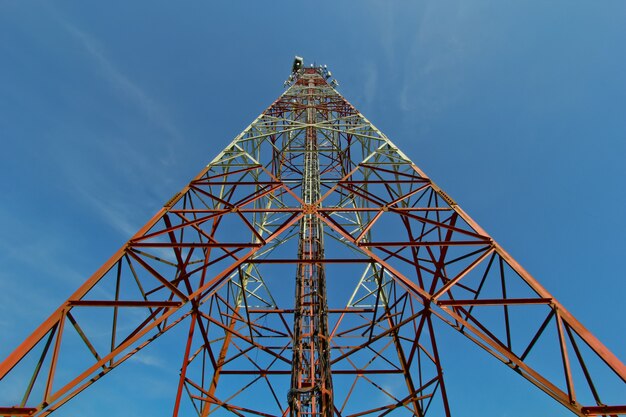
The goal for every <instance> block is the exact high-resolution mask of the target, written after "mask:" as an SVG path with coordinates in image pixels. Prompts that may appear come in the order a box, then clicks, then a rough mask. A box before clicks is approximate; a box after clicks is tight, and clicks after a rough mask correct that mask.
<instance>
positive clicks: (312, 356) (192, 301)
mask: <svg viewBox="0 0 626 417" xmlns="http://www.w3.org/2000/svg"><path fill="white" fill-rule="evenodd" d="M285 86H286V87H287V88H286V90H285V92H284V93H283V94H282V95H281V96H280V97H279V98H278V99H277V100H276V101H275V102H274V103H272V104H271V105H270V106H269V107H268V108H267V109H266V110H265V111H264V112H263V113H262V114H261V115H260V116H259V117H258V118H257V119H256V120H254V121H253V122H252V123H251V124H250V126H248V127H247V128H246V129H245V130H244V131H243V132H241V134H239V135H238V136H237V137H236V138H235V139H234V140H233V141H232V142H231V143H230V144H229V145H228V146H227V147H226V148H225V149H224V150H223V151H222V152H220V153H219V154H218V155H217V156H216V157H215V158H214V159H213V160H212V161H211V162H210V163H209V164H208V165H207V166H206V167H205V168H203V169H202V170H201V171H200V173H199V174H198V175H197V176H196V177H195V178H194V179H193V180H192V181H191V182H190V183H189V184H188V185H187V186H185V187H184V188H183V189H182V190H181V191H180V192H178V193H177V194H176V195H174V196H173V197H172V198H171V199H170V200H169V201H168V202H167V203H166V204H165V205H164V206H163V207H162V208H160V209H159V211H158V212H157V213H156V214H155V216H154V217H153V218H152V219H151V220H150V221H148V223H146V225H145V226H143V227H142V228H141V229H140V230H139V231H138V232H137V233H136V234H135V235H134V236H132V237H131V239H130V240H129V241H128V242H127V243H126V244H125V245H124V246H123V247H122V248H120V249H119V250H118V251H117V252H116V253H115V254H114V255H113V256H112V257H111V258H110V259H109V260H108V261H107V262H105V263H104V265H102V267H101V268H100V269H98V270H97V271H96V272H95V273H94V274H93V275H92V276H91V277H90V278H89V279H87V280H86V282H85V283H84V284H83V285H82V286H81V287H80V288H79V289H78V290H76V292H75V293H74V294H72V295H71V296H70V297H69V299H68V300H67V301H66V302H64V303H63V304H62V305H61V306H60V307H59V308H58V309H57V310H56V311H55V312H54V313H53V314H52V315H51V316H50V317H49V318H48V319H46V320H45V321H44V322H43V323H42V324H41V325H40V326H39V327H38V328H37V329H36V330H35V331H34V332H33V333H32V334H31V335H30V336H29V337H28V338H27V339H26V340H25V341H24V342H23V343H22V344H21V345H19V346H18V347H17V348H16V349H15V351H13V353H11V354H10V355H9V356H8V357H7V358H6V359H5V360H4V361H3V362H2V363H1V364H0V390H2V389H3V386H4V387H7V386H9V385H10V387H11V389H12V390H13V391H15V390H17V389H19V390H20V391H19V392H20V395H19V397H16V398H15V399H14V400H13V402H12V403H10V404H0V405H1V406H2V407H0V415H1V416H47V415H49V414H50V413H52V412H53V411H55V410H57V409H58V408H59V407H61V406H62V405H63V404H65V403H66V402H67V401H69V400H70V399H72V398H73V397H75V396H77V395H79V394H80V393H81V392H83V391H84V390H85V389H87V388H88V387H89V386H90V385H92V384H94V383H95V382H96V381H97V380H99V379H100V378H102V377H104V376H105V375H107V374H108V373H109V372H110V371H112V370H113V369H115V368H116V367H117V366H119V365H120V364H122V363H123V362H124V361H126V360H127V359H129V358H130V357H132V356H133V355H135V354H140V353H139V352H140V351H141V350H142V349H143V348H144V347H146V346H147V345H149V344H151V343H158V340H157V339H159V337H160V336H161V335H163V334H165V333H167V332H168V331H170V330H171V329H173V328H174V327H179V328H180V327H183V328H184V329H185V331H184V333H185V334H186V336H187V337H186V338H185V340H182V341H181V343H182V344H183V345H184V348H183V349H181V350H182V351H184V354H183V357H182V365H181V370H180V377H179V380H178V384H177V389H176V391H175V392H173V393H172V404H173V407H172V412H171V415H172V416H174V417H177V416H183V415H184V416H189V415H198V416H200V417H206V416H209V415H215V416H221V415H237V416H276V417H283V416H285V417H286V416H293V417H314V416H315V417H318V416H319V417H331V416H338V417H339V416H342V417H357V416H386V415H389V416H409V415H412V416H419V417H422V416H448V417H449V416H451V415H452V411H451V409H453V408H454V407H453V405H454V399H453V398H449V397H448V393H447V391H446V385H445V382H444V377H443V370H442V363H441V361H440V357H439V352H438V348H437V338H436V336H437V332H436V327H435V324H437V325H445V326H450V327H451V328H452V329H454V330H456V331H457V332H458V333H460V334H461V335H462V336H464V338H465V339H467V341H468V343H474V344H477V345H478V346H480V347H481V348H483V349H484V350H486V351H487V352H489V353H490V354H491V355H493V356H494V357H495V358H496V359H498V360H499V361H501V362H502V363H503V364H504V365H505V366H508V367H510V368H511V369H512V370H513V371H515V372H516V373H518V374H519V375H520V376H521V377H523V378H525V379H527V380H528V381H529V382H530V383H531V384H533V385H534V386H535V387H537V388H539V389H540V390H542V391H544V392H545V393H546V394H548V395H549V396H551V397H552V398H554V399H555V400H556V401H558V402H559V403H561V404H562V405H564V406H565V407H567V408H568V409H569V410H571V411H572V413H574V414H575V415H579V416H595V415H606V416H613V415H619V414H626V404H625V401H624V398H611V396H613V397H615V396H616V395H618V396H619V393H622V394H624V388H625V381H626V369H625V367H624V365H623V364H622V362H620V360H619V359H618V358H617V357H615V355H613V354H612V353H611V352H610V351H609V350H608V349H607V348H606V347H605V346H603V345H602V344H601V343H600V342H599V341H598V340H597V339H596V338H595V337H594V336H593V335H592V334H591V333H590V332H589V331H588V330H587V329H585V328H584V327H583V326H582V325H581V324H580V323H579V322H578V321H577V320H576V319H575V318H574V317H573V316H572V315H571V314H570V313H569V312H568V311H567V310H566V309H565V308H564V307H563V306H562V305H561V304H560V303H559V302H558V301H557V300H556V299H555V298H554V297H553V296H552V295H550V294H549V293H548V292H547V291H546V290H545V289H544V288H543V287H542V286H541V285H540V284H539V283H538V282H537V281H536V280H535V279H534V278H533V277H532V276H531V275H530V274H529V273H528V272H526V271H525V270H524V269H523V268H522V267H521V266H520V265H519V264H518V263H517V262H516V261H515V260H514V259H513V258H512V257H511V256H510V255H509V254H508V253H507V252H506V251H505V250H504V249H503V248H502V247H501V246H500V245H499V244H498V243H497V242H495V241H494V240H493V239H492V238H491V237H490V236H489V235H488V234H487V233H486V232H485V231H484V230H483V229H482V228H481V227H480V226H479V225H478V224H477V223H476V222H475V221H474V220H472V218H471V217H470V216H469V215H468V214H467V213H465V211H463V210H462V209H461V207H460V206H459V205H458V204H457V203H456V202H455V201H454V200H453V199H452V198H451V197H449V196H448V195H447V194H446V193H444V192H443V191H442V190H441V189H440V188H439V187H438V186H437V185H436V184H435V183H434V182H433V181H432V180H431V179H430V178H429V177H428V176H427V175H426V174H425V173H424V172H422V171H421V170H420V169H419V168H418V167H417V166H416V165H415V164H414V163H413V162H412V161H411V160H410V159H409V158H408V157H407V156H406V155H405V154H404V153H402V152H401V151H400V150H399V149H398V148H397V147H396V146H395V145H394V144H393V143H392V142H391V141H390V140H389V139H388V138H387V137H386V136H385V135H384V134H383V133H382V132H380V131H379V130H378V129H377V128H376V127H374V125H372V124H371V123H370V122H369V121H368V120H367V119H366V118H365V117H364V116H363V115H362V114H361V113H359V112H358V111H357V110H356V109H355V108H354V107H353V106H352V105H351V104H350V103H349V102H348V101H347V100H346V99H344V98H343V97H342V95H341V94H339V93H338V92H337V90H336V89H335V87H336V86H337V82H336V81H335V80H334V79H332V74H331V73H330V72H329V71H328V70H327V68H326V67H325V66H316V65H313V66H310V67H306V66H305V65H304V62H303V60H302V58H299V57H296V60H295V61H294V64H293V69H292V73H291V75H290V76H289V78H288V80H287V81H286V82H285ZM181 347H182V346H181ZM545 352H553V353H554V352H556V356H555V357H556V360H555V361H546V360H545V358H544V356H545V355H544V353H545ZM2 384H4V385H2ZM607 393H608V394H607ZM615 393H617V394H615ZM607 396H608V397H609V398H607ZM450 404H452V407H451V405H450ZM168 414H169V413H168Z"/></svg>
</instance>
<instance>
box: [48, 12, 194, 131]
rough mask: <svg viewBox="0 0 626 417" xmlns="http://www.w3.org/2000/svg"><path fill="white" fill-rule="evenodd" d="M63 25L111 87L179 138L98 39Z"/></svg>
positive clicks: (64, 23) (155, 122) (155, 103)
mask: <svg viewBox="0 0 626 417" xmlns="http://www.w3.org/2000/svg"><path fill="white" fill-rule="evenodd" d="M60 21H61V23H62V25H63V27H64V28H65V29H66V30H67V32H68V33H69V34H71V35H72V37H74V39H76V40H77V41H78V43H79V44H80V45H81V46H82V47H83V49H84V50H85V52H87V54H88V55H89V57H90V58H91V59H93V60H94V62H95V64H96V66H97V68H98V70H99V71H100V72H101V73H102V75H103V77H104V78H105V79H106V80H107V81H108V82H109V83H110V84H111V86H112V87H113V88H115V89H116V90H117V91H119V92H121V93H122V94H123V95H124V96H125V97H126V98H127V99H128V100H130V101H132V102H133V103H135V105H137V107H138V108H139V109H140V110H141V111H142V112H143V113H144V114H145V115H146V116H147V117H148V118H149V120H150V121H151V122H153V123H154V124H155V125H157V126H159V127H160V128H161V129H163V130H164V131H165V132H166V133H167V134H168V135H169V136H170V139H175V140H180V139H181V138H182V135H181V134H180V132H179V130H178V128H177V127H176V126H175V125H174V124H173V123H172V121H171V120H170V117H169V116H168V114H167V113H166V112H165V111H164V109H163V108H162V107H161V106H160V105H159V104H158V103H157V102H156V101H155V100H153V99H152V98H151V97H150V96H149V95H148V94H147V93H146V92H145V91H144V90H142V89H141V87H139V85H138V84H137V83H135V82H133V81H132V80H131V79H130V78H129V77H128V76H127V75H126V74H124V73H123V72H122V71H120V70H119V69H118V67H117V66H116V65H115V64H114V63H113V61H112V60H111V59H109V58H108V57H107V56H106V55H105V52H104V49H103V48H102V47H101V46H100V45H99V43H98V41H97V40H96V39H95V38H93V37H92V36H91V35H89V34H88V33H86V32H84V31H82V30H80V29H78V28H77V27H76V26H74V25H73V24H71V23H69V22H68V21H66V20H63V19H60Z"/></svg>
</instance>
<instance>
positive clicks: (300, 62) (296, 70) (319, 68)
mask: <svg viewBox="0 0 626 417" xmlns="http://www.w3.org/2000/svg"><path fill="white" fill-rule="evenodd" d="M305 72H306V73H309V74H310V73H311V72H314V73H315V72H317V73H318V74H319V75H320V76H322V77H323V78H324V79H325V80H326V81H327V82H328V84H330V86H331V87H337V86H338V85H339V82H338V81H337V80H336V79H334V78H333V79H332V80H331V78H332V76H333V73H332V72H330V71H329V70H328V66H327V65H317V64H316V63H315V62H313V63H312V64H310V66H309V68H306V66H305V65H304V58H303V57H301V56H298V55H296V56H295V57H294V58H293V64H292V65H291V74H289V77H288V78H287V79H286V80H285V82H284V84H283V86H284V87H285V88H288V87H291V86H292V85H293V84H294V83H295V81H296V80H297V79H298V77H299V76H300V75H301V74H304V73H305Z"/></svg>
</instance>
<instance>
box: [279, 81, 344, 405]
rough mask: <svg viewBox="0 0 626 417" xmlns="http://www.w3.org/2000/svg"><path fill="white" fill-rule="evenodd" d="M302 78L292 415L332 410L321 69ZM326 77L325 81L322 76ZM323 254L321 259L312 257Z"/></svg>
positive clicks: (291, 395)
mask: <svg viewBox="0 0 626 417" xmlns="http://www.w3.org/2000/svg"><path fill="white" fill-rule="evenodd" d="M301 78H302V81H303V82H304V83H305V85H307V86H308V88H307V89H304V90H302V91H305V92H306V93H305V94H304V97H303V102H304V103H305V104H306V123H307V127H306V137H305V143H304V168H303V175H302V192H301V197H302V201H303V203H304V206H303V210H304V212H305V215H304V217H303V218H302V220H301V221H300V241H299V244H298V259H300V260H303V261H304V260H306V261H307V262H301V263H299V264H298V269H297V273H296V299H295V304H296V305H295V317H294V341H293V364H292V373H291V389H290V391H289V405H290V415H291V416H293V417H296V416H299V417H300V416H301V417H304V416H320V417H331V416H333V415H334V413H333V395H332V379H331V373H330V351H329V343H328V336H329V335H328V318H327V301H326V277H325V275H324V266H323V263H322V262H321V260H323V259H324V239H323V233H324V231H323V225H322V222H321V220H320V218H319V217H318V216H317V214H316V209H317V207H318V206H319V199H320V166H319V150H318V141H317V131H316V128H315V126H314V124H315V123H316V118H317V117H316V114H317V111H316V108H315V104H316V102H317V101H319V100H321V98H320V97H318V96H319V95H317V94H316V88H315V81H316V79H320V80H323V78H322V77H321V76H320V74H318V72H317V70H304V74H302V76H301ZM324 82H325V81H324ZM312 260H319V261H320V262H317V263H316V262H312Z"/></svg>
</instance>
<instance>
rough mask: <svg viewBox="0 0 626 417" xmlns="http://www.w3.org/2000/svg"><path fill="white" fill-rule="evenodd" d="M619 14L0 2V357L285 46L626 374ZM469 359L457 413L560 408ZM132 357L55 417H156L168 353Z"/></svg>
mask: <svg viewBox="0 0 626 417" xmlns="http://www.w3.org/2000/svg"><path fill="white" fill-rule="evenodd" d="M624 21H626V3H624V2H621V1H617V0H616V1H608V0H607V1H603V2H595V1H578V0H575V1H571V0H570V1H567V0H561V1H559V0H555V1H545V0H544V1H534V0H529V1H524V2H515V1H507V0H505V1H503V0H492V1H490V0H477V1H460V0H459V1H453V0H448V1H446V0H433V1H390V2H382V1H363V2H358V3H356V2H347V1H340V2H325V1H319V2H310V3H308V4H306V5H302V4H297V3H295V2H282V1H277V2H272V3H271V4H266V2H263V3H261V2H258V3H257V2H237V3H235V2H229V3H226V2H223V3H220V4H217V3H213V2H206V1H188V2H184V3H176V4H174V3H169V2H164V1H156V2H147V1H136V2H133V3H132V5H129V4H127V2H123V1H110V2H100V3H97V4H89V5H87V4H86V3H85V2H80V1H57V2H54V3H52V2H43V1H20V2H18V1H12V0H0V57H2V58H1V60H0V62H1V64H0V80H1V81H0V140H1V141H2V151H1V152H0V170H1V171H0V172H1V173H2V175H1V176H0V190H1V192H2V204H1V205H0V230H2V232H1V233H0V334H1V336H0V337H1V340H0V356H2V357H4V356H6V355H7V354H8V353H9V351H10V350H11V349H12V348H13V347H14V346H16V345H17V344H18V343H19V342H20V341H21V340H22V339H23V338H24V337H26V336H27V335H28V334H29V333H30V332H31V331H32V330H33V329H34V327H35V326H36V325H37V324H38V323H39V322H41V321H42V320H43V319H44V318H45V317H47V315H48V314H49V313H51V312H52V310H53V309H54V308H56V307H57V306H58V305H59V304H60V303H61V302H62V301H63V300H64V299H65V298H67V296H68V295H69V294H70V293H71V292H72V291H73V290H74V289H75V288H76V287H77V286H78V285H79V284H80V283H82V282H83V281H84V280H85V279H86V277H88V276H89V275H90V274H91V273H92V272H93V271H94V270H95V269H96V268H97V267H98V266H99V265H100V264H101V263H103V262H104V261H105V260H106V259H107V258H108V257H109V256H110V255H111V254H112V253H113V252H114V251H115V250H116V249H117V248H118V247H119V246H120V245H122V244H123V243H124V242H125V241H126V240H127V239H128V238H129V237H130V235H131V234H132V233H134V231H135V230H136V229H138V228H139V227H140V226H141V225H142V224H143V223H144V222H145V221H146V220H147V219H148V218H149V217H150V216H151V215H152V214H153V213H154V212H155V211H156V210H157V209H158V208H159V207H160V206H161V205H162V204H163V202H165V201H167V200H168V199H169V198H170V197H171V196H172V195H173V194H174V193H175V192H176V191H177V190H178V189H180V188H181V187H182V186H183V185H184V184H185V183H186V182H187V181H188V180H189V179H190V178H191V177H192V176H193V175H195V174H196V173H197V172H198V171H199V170H200V169H201V168H202V167H203V166H204V165H205V164H206V163H207V162H208V161H210V160H211V159H212V158H213V156H214V155H215V154H216V153H217V152H218V151H219V150H220V149H221V148H223V147H224V146H225V145H227V144H228V143H229V142H230V140H231V139H232V138H233V137H234V136H235V135H236V134H237V133H239V132H240V131H241V130H242V129H243V128H245V127H246V126H247V125H248V123H249V122H250V121H251V120H253V119H254V118H255V117H256V116H257V115H258V114H259V113H260V112H261V111H262V110H263V109H264V108H265V107H267V105H269V104H270V103H271V102H272V101H273V100H274V99H275V98H276V97H277V96H278V95H279V94H280V93H281V92H282V82H283V80H284V79H285V78H286V76H287V75H288V72H289V69H290V65H291V60H292V58H293V56H294V55H295V54H299V55H302V56H304V57H305V59H306V60H308V61H312V60H315V61H317V62H318V63H325V64H328V66H329V67H330V69H331V70H332V72H333V73H334V75H335V76H336V77H337V78H338V80H339V82H340V87H339V91H340V92H341V93H342V94H344V96H345V97H346V98H347V99H348V100H349V101H350V102H352V103H353V104H354V105H355V106H356V107H357V108H358V109H359V110H360V111H361V112H362V113H363V114H365V116H366V117H368V118H369V119H370V120H371V121H372V122H373V123H374V124H375V125H376V126H377V127H379V128H380V129H381V130H382V131H383V132H385V133H386V134H387V136H389V137H390V138H391V139H392V140H393V141H394V142H395V143H396V144H397V145H398V146H399V147H400V148H401V149H402V150H403V151H404V152H405V153H406V154H407V155H408V156H409V157H411V158H412V159H413V161H414V162H415V163H416V164H417V165H418V166H420V167H421V168H422V169H423V170H424V171H425V172H426V173H427V174H429V175H430V176H431V178H433V180H434V181H435V182H437V183H438V184H439V185H440V186H441V187H442V188H443V189H444V190H446V192H447V193H448V194H449V195H451V196H452V197H453V198H454V199H455V200H456V201H457V202H459V204H460V205H461V206H462V207H463V208H464V209H465V210H466V211H467V212H468V213H469V214H470V215H471V216H472V217H473V218H474V219H475V220H477V221H478V222H479V223H480V224H481V225H482V227H483V228H484V229H486V230H487V231H488V232H489V233H490V234H491V235H492V236H493V237H494V238H495V239H496V240H498V241H499V242H500V243H501V244H502V245H503V246H504V247H505V248H506V249H507V250H508V251H509V252H510V253H511V254H512V255H513V256H514V257H515V258H516V259H517V260H518V261H520V263H521V264H522V265H524V266H525V268H526V269H527V270H529V271H530V272H531V273H532V274H533V275H534V276H535V277H536V278H537V279H538V280H539V281H540V282H541V283H542V284H543V285H544V286H545V287H546V288H547V289H548V290H549V291H550V292H552V293H553V294H554V295H555V296H556V297H557V298H558V299H559V300H560V301H561V302H562V303H563V304H564V305H565V306H566V307H568V309H569V310H570V311H571V312H572V313H574V315H575V316H576V317H577V318H578V319H579V320H580V321H581V322H582V323H583V324H584V325H586V326H587V327H588V328H589V329H590V330H591V331H592V332H593V333H594V334H596V335H597V336H598V337H599V338H600V340H602V341H603V342H604V343H605V344H606V345H607V346H608V347H609V348H610V349H611V350H613V352H614V353H616V354H617V356H618V357H620V358H621V359H622V360H624V358H626V347H625V345H624V338H623V334H624V332H625V331H626V328H625V327H624V324H623V318H624V317H625V316H626V315H625V313H626V311H625V307H624V303H623V296H624V294H625V293H626V283H625V282H626V279H625V278H626V276H625V272H624V268H623V264H624V262H623V259H624V251H625V250H626V238H625V237H624V236H625V234H626V192H625V191H624V190H625V187H624V181H625V180H626V164H625V163H624V161H625V160H626V111H625V110H624V109H626V78H625V77H624V74H626V53H625V52H624V51H625V49H624V47H623V40H624V39H626V26H625V25H624ZM25 300H28V301H29V302H30V303H31V304H29V305H28V306H27V307H26V306H25ZM459 341H461V339H459ZM463 343H465V341H463ZM464 346H467V349H466V350H463V351H462V352H460V351H459V349H458V347H457V346H454V348H453V347H445V346H444V347H442V350H443V353H442V355H443V356H444V357H443V365H444V367H445V370H446V376H447V383H448V390H449V391H450V396H451V397H452V403H453V411H454V413H455V415H457V416H474V415H477V414H478V413H479V412H480V413H481V414H483V415H497V416H500V415H502V416H524V415H528V414H529V411H533V410H534V412H535V414H536V415H564V416H565V415H569V414H568V412H567V411H565V410H564V409H562V407H561V406H559V405H558V404H554V405H553V404H552V401H551V400H550V399H549V398H547V397H546V396H545V395H544V394H542V393H540V392H538V390H536V389H534V387H532V386H530V385H529V384H528V383H526V382H525V381H522V380H520V378H518V377H516V375H514V374H513V373H512V372H510V371H509V370H508V369H506V368H505V367H503V366H501V365H499V364H498V363H496V362H495V361H494V360H492V359H491V358H490V357H488V356H487V355H486V354H484V353H482V352H480V351H478V350H477V349H475V348H473V347H472V346H470V345H469V344H465V345H464ZM463 349H465V348H463ZM146 353H147V355H145V356H144V358H143V359H141V361H143V362H145V363H143V365H144V366H143V367H142V366H141V365H142V363H140V360H137V361H135V362H133V363H131V364H128V366H127V368H126V369H127V370H128V371H127V373H125V374H122V371H123V370H122V369H120V370H119V371H120V372H119V375H120V376H117V375H115V376H114V375H113V374H111V375H109V376H108V377H107V378H109V377H110V378H111V380H112V381H116V382H106V381H101V382H99V383H98V385H97V386H96V387H94V389H93V390H91V391H93V392H89V395H91V397H89V398H90V400H89V401H83V400H77V401H76V404H70V405H68V407H76V408H75V410H81V412H82V413H84V415H90V416H100V415H103V414H101V413H99V411H98V409H99V408H102V407H104V406H106V407H109V410H110V411H109V412H107V413H106V415H107V416H117V415H120V416H121V415H128V414H126V413H125V410H128V407H130V410H131V411H130V412H131V415H137V416H141V415H146V414H143V412H141V411H140V410H141V408H140V407H139V405H136V404H129V403H126V402H125V401H121V400H120V402H119V403H117V404H110V403H109V402H108V400H106V395H110V396H111V397H113V398H116V396H119V395H122V394H123V393H124V392H125V391H129V390H131V391H132V390H133V389H135V390H137V391H138V392H137V393H136V394H137V395H144V396H147V397H148V398H151V399H152V400H154V399H155V398H156V397H164V398H167V400H165V402H164V404H166V405H165V408H166V409H167V410H169V408H167V407H169V405H167V404H170V402H171V399H169V398H168V396H169V391H168V390H169V387H168V385H167V384H168V383H167V382H166V381H167V380H168V378H170V377H171V376H172V375H174V374H175V373H176V371H177V369H178V366H179V362H180V359H179V358H180V355H179V354H175V355H173V357H172V358H163V357H160V356H158V355H156V354H153V355H152V356H151V355H150V354H151V352H150V351H148V352H146ZM135 368H136V370H135ZM492 368H493V369H492ZM476 374H480V375H482V376H481V377H480V381H479V382H478V383H476V380H475V379H473V376H472V375H476ZM124 375H126V377H124ZM128 375H136V377H137V378H138V379H139V380H142V378H143V380H144V381H150V382H146V384H149V385H150V386H151V388H150V390H149V391H150V392H148V393H146V392H144V391H146V390H145V389H138V388H137V385H133V384H130V383H129V382H128V381H127V379H124V378H127V376H128ZM155 376H156V377H155ZM155 381H156V382H155ZM504 381H506V383H505V382H504ZM100 384H101V385H102V388H101V389H100ZM99 389H100V391H99ZM96 391H99V392H96ZM527 403H530V406H529V405H528V404H527ZM155 407H156V408H155V410H156V411H154V412H155V413H156V414H153V415H167V414H168V412H169V411H165V412H164V411H163V409H162V408H160V407H157V406H155ZM527 407H533V408H532V410H529V409H528V408H527ZM498 408H500V409H504V410H506V411H502V412H498V414H494V411H493V410H495V409H498ZM68 410H69V411H64V410H63V411H60V412H58V414H59V415H72V413H71V412H70V411H71V409H69V408H68ZM479 410H480V411H479ZM159 412H161V413H162V414H158V413H159ZM66 413H69V414H66ZM132 413H134V414H132ZM559 413H560V414H559Z"/></svg>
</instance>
